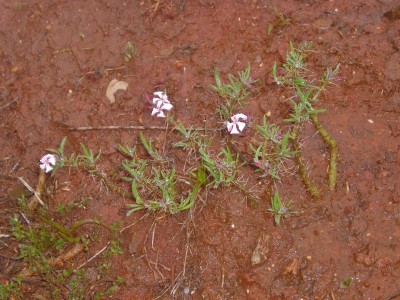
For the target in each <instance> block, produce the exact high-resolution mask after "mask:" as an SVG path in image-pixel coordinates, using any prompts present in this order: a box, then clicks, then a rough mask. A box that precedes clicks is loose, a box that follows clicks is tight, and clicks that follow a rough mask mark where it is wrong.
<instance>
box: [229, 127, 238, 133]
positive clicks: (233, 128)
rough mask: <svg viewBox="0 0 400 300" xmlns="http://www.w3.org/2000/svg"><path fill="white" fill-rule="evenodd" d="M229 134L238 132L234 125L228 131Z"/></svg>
mask: <svg viewBox="0 0 400 300" xmlns="http://www.w3.org/2000/svg"><path fill="white" fill-rule="evenodd" d="M230 133H231V134H239V133H240V132H239V131H238V130H237V128H236V126H233V127H232V130H231V131H230Z"/></svg>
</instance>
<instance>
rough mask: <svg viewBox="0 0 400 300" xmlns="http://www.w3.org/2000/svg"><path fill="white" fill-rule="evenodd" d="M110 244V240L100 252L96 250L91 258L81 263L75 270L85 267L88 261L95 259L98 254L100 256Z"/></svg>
mask: <svg viewBox="0 0 400 300" xmlns="http://www.w3.org/2000/svg"><path fill="white" fill-rule="evenodd" d="M109 245H110V242H108V243H107V245H105V246H104V247H103V248H102V249H100V250H99V251H98V252H96V253H95V254H94V255H93V256H92V257H91V258H89V259H88V260H87V261H85V262H84V263H83V264H81V265H80V266H79V267H77V268H76V269H75V271H77V270H79V269H81V268H82V267H84V266H85V265H86V264H87V263H89V262H91V261H92V260H93V259H95V258H96V257H97V256H99V255H100V254H101V253H103V252H104V251H105V250H106V249H107V247H108V246H109Z"/></svg>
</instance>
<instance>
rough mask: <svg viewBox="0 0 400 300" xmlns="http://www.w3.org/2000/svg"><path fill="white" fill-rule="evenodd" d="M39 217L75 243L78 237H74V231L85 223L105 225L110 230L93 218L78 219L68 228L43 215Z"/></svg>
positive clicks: (63, 236) (67, 239) (78, 239)
mask: <svg viewBox="0 0 400 300" xmlns="http://www.w3.org/2000/svg"><path fill="white" fill-rule="evenodd" d="M39 218H40V220H42V221H43V222H45V223H47V224H48V225H50V226H51V227H53V228H54V229H56V230H57V231H58V233H59V234H60V235H61V236H62V238H63V239H65V240H66V241H68V242H70V243H77V242H79V241H80V238H79V237H75V234H74V233H75V231H76V230H77V229H78V228H79V227H81V226H83V225H85V224H96V225H100V226H103V227H106V228H107V229H109V230H111V229H110V228H109V227H107V226H106V225H104V224H102V223H101V222H100V221H98V220H95V219H86V220H79V221H77V222H76V223H75V224H74V225H72V226H71V228H70V229H67V228H65V227H64V226H62V225H61V224H59V223H57V222H53V221H50V220H48V219H46V218H45V217H42V216H39Z"/></svg>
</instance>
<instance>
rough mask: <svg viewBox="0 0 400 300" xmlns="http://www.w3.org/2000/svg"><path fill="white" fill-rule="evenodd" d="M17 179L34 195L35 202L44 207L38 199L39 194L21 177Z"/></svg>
mask: <svg viewBox="0 0 400 300" xmlns="http://www.w3.org/2000/svg"><path fill="white" fill-rule="evenodd" d="M17 179H18V180H19V181H20V182H21V183H22V184H23V185H24V186H25V187H26V188H27V189H28V190H29V191H30V192H31V193H33V194H34V195H35V197H36V199H37V201H38V202H39V203H40V204H41V205H43V206H45V207H46V204H45V203H44V202H43V201H42V199H40V194H39V193H38V192H37V191H35V190H34V189H33V188H32V187H31V186H30V185H29V184H28V183H27V182H26V181H25V180H24V179H23V178H22V177H17Z"/></svg>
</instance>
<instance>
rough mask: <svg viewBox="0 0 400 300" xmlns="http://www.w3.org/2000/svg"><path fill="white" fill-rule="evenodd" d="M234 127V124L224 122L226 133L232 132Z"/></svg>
mask: <svg viewBox="0 0 400 300" xmlns="http://www.w3.org/2000/svg"><path fill="white" fill-rule="evenodd" d="M234 125H235V124H234V123H229V122H226V129H228V132H231V131H232V128H233V126H234Z"/></svg>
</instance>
